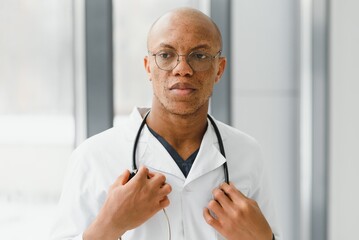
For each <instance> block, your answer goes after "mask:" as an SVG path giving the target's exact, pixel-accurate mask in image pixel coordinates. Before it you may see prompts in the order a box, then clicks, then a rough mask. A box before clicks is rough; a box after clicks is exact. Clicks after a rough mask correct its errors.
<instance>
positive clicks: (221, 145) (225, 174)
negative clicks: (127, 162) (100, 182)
mask: <svg viewBox="0 0 359 240" xmlns="http://www.w3.org/2000/svg"><path fill="white" fill-rule="evenodd" d="M149 113H150V111H148V112H147V113H146V115H145V117H144V118H143V120H142V123H141V125H140V127H139V128H138V131H137V134H136V138H135V142H134V144H133V152H132V172H131V175H130V179H131V178H132V177H133V176H134V175H135V174H136V173H137V170H138V169H137V164H136V151H137V145H138V141H139V139H140V135H141V132H142V129H143V127H144V126H145V124H146V119H147V117H148V115H149ZM207 118H208V119H209V121H210V122H211V124H212V126H213V129H214V132H215V133H216V137H217V140H218V145H219V151H220V152H221V154H222V156H223V157H224V158H226V153H225V152H224V146H223V141H222V136H221V133H220V132H219V129H218V127H217V124H216V123H215V122H214V120H213V118H212V117H211V116H210V115H209V114H207ZM223 172H224V181H225V182H226V183H228V184H229V174H228V167H227V162H224V163H223Z"/></svg>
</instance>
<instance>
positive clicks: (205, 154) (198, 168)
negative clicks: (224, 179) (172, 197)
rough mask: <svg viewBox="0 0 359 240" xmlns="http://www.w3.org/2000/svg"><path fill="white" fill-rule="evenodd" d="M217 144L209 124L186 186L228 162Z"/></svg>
mask: <svg viewBox="0 0 359 240" xmlns="http://www.w3.org/2000/svg"><path fill="white" fill-rule="evenodd" d="M217 144H218V140H217V137H216V134H215V132H214V130H213V127H212V125H211V124H210V123H208V128H207V131H206V133H205V134H204V136H203V139H202V143H201V146H200V149H199V152H198V154H197V157H196V159H195V161H194V163H193V165H192V168H191V170H190V172H189V174H188V176H187V179H186V182H185V185H187V184H189V183H191V182H192V181H194V180H196V179H197V178H199V177H201V176H203V175H205V174H207V173H208V172H210V171H213V170H214V169H216V168H218V167H220V166H222V165H223V163H225V162H226V159H225V158H224V157H223V155H222V154H221V152H220V151H219V149H218V148H217V146H216V145H217Z"/></svg>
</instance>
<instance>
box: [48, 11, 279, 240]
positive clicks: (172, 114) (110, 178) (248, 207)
mask: <svg viewBox="0 0 359 240" xmlns="http://www.w3.org/2000/svg"><path fill="white" fill-rule="evenodd" d="M147 44H148V56H146V57H145V59H144V65H145V70H146V72H147V74H148V77H149V79H150V81H151V82H152V86H153V101H152V107H151V109H135V110H134V112H133V113H132V114H131V116H130V118H129V119H128V121H127V123H124V124H123V125H121V126H119V127H116V128H112V129H110V130H107V131H105V132H103V133H101V134H98V135H97V136H94V137H92V138H90V139H88V140H87V141H86V142H85V143H83V144H82V145H81V146H80V147H79V148H78V149H77V150H76V151H75V152H74V154H73V156H72V162H73V163H72V167H71V169H70V172H69V174H68V176H67V180H66V183H65V187H64V191H63V194H62V197H61V200H60V204H59V209H60V215H59V218H58V220H57V222H56V223H55V228H54V230H53V237H52V239H84V240H92V239H106V240H107V239H108V240H115V239H119V238H122V239H136V240H140V239H156V240H159V239H170V238H172V239H175V240H184V239H187V240H204V239H206V240H207V239H208V240H209V239H229V240H238V239H241V240H271V239H274V237H275V238H276V239H279V238H280V236H279V235H278V226H277V225H276V222H275V219H274V210H273V206H272V202H271V197H270V194H269V190H268V186H267V184H268V181H267V178H266V174H265V170H264V168H263V162H262V160H261V156H260V150H259V147H258V144H257V143H256V142H255V140H253V139H252V138H251V137H249V136H247V135H245V134H243V133H242V132H240V131H238V130H236V129H233V128H231V127H229V126H227V125H225V124H223V123H220V122H218V121H215V123H212V122H211V121H210V120H209V119H208V117H207V113H208V107H209V98H210V96H211V94H212V91H213V87H214V85H215V84H216V83H217V82H218V81H219V80H220V78H221V76H222V74H223V72H224V69H225V66H226V59H225V58H224V57H222V56H221V49H222V39H221V34H220V31H219V29H218V27H217V26H216V25H215V23H214V22H213V21H212V20H211V19H210V18H209V17H208V16H206V15H205V14H203V13H202V12H200V11H198V10H195V9H190V8H181V9H176V10H173V11H171V12H169V13H167V14H165V15H163V16H162V17H161V18H159V19H158V20H157V21H156V22H155V23H154V24H153V26H152V27H151V29H150V32H149V34H148V43H147ZM147 113H149V114H148V115H147ZM144 118H145V120H143V119H144ZM142 122H143V123H144V124H146V125H143V128H140V125H141V123H142ZM217 124H218V128H219V134H220V135H221V136H218V133H216V130H215V128H216V125H217ZM137 133H139V138H138V139H137V140H138V145H137V144H136V145H137V147H136V149H135V157H136V160H135V161H136V165H138V166H140V168H139V171H138V172H137V174H136V175H135V176H134V177H133V178H131V179H129V178H130V172H129V170H127V169H132V166H131V165H132V157H131V154H132V148H133V144H134V141H135V139H136V135H137ZM221 139H222V140H223V145H224V149H225V153H226V157H224V156H223V155H222V153H221V152H220V150H219V144H220V142H221V141H222V140H221ZM137 140H136V141H137ZM224 163H226V164H227V165H228V171H229V174H230V183H229V184H228V183H226V182H225V180H226V179H225V171H224ZM162 209H165V211H162Z"/></svg>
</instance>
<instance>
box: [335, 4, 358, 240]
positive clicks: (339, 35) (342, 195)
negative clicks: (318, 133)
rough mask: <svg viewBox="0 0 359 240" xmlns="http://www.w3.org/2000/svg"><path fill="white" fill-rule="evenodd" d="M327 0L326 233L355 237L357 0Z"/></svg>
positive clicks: (356, 234) (342, 236)
mask: <svg viewBox="0 0 359 240" xmlns="http://www.w3.org/2000/svg"><path fill="white" fill-rule="evenodd" d="M331 2H332V6H331V35H330V38H331V39H330V40H331V41H330V43H331V44H330V45H331V46H330V51H331V60H330V68H331V71H330V75H331V78H330V82H331V84H330V106H331V108H330V188H329V189H330V192H329V198H330V200H329V236H330V239H331V240H336V239H358V227H359V220H358V216H359V205H358V203H359V186H358V184H359V174H358V171H359V151H358V148H359V124H358V123H359V106H358V105H359V15H358V9H359V1H357V0H332V1H331Z"/></svg>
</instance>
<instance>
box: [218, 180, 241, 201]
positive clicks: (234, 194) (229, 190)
mask: <svg viewBox="0 0 359 240" xmlns="http://www.w3.org/2000/svg"><path fill="white" fill-rule="evenodd" d="M219 188H220V189H221V190H222V191H223V192H225V193H226V194H227V196H228V197H229V198H230V199H231V200H232V201H233V202H240V201H243V200H244V199H247V197H246V196H245V195H244V194H243V193H242V192H241V191H239V190H238V189H237V188H236V187H235V186H234V185H233V183H232V182H230V184H228V183H222V184H221V186H220V187H219Z"/></svg>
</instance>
